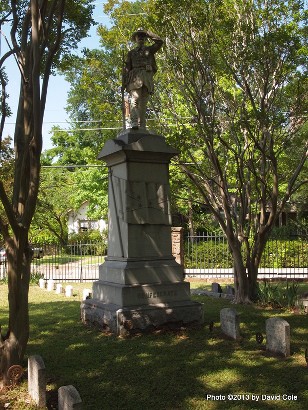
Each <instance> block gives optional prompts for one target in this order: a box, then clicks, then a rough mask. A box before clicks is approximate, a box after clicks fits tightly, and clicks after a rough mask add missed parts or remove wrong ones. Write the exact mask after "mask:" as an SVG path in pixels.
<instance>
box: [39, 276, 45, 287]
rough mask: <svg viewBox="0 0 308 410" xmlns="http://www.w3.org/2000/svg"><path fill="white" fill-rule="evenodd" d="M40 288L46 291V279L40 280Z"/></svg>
mask: <svg viewBox="0 0 308 410" xmlns="http://www.w3.org/2000/svg"><path fill="white" fill-rule="evenodd" d="M39 287H40V288H41V289H45V279H43V278H41V279H39Z"/></svg>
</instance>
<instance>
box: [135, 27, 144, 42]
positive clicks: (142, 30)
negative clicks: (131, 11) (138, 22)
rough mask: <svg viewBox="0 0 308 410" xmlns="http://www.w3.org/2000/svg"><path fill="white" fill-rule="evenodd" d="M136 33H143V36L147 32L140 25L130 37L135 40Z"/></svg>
mask: <svg viewBox="0 0 308 410" xmlns="http://www.w3.org/2000/svg"><path fill="white" fill-rule="evenodd" d="M137 34H141V35H144V36H145V37H146V36H147V35H148V33H147V32H146V31H145V30H144V29H143V28H142V27H139V28H137V31H134V32H133V34H132V37H131V40H132V41H136V36H137Z"/></svg>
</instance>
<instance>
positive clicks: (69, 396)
mask: <svg viewBox="0 0 308 410" xmlns="http://www.w3.org/2000/svg"><path fill="white" fill-rule="evenodd" d="M58 409H59V410H73V409H74V410H80V409H82V401H81V398H80V395H79V393H78V391H77V390H76V388H75V387H74V386H72V385H69V386H62V387H60V388H59V389H58Z"/></svg>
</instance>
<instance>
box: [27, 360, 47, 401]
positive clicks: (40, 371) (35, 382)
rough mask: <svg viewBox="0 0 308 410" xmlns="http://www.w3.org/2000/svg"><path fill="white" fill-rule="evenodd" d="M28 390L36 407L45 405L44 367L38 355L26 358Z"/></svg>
mask: <svg viewBox="0 0 308 410" xmlns="http://www.w3.org/2000/svg"><path fill="white" fill-rule="evenodd" d="M28 391H29V394H30V396H31V398H32V399H33V400H34V402H35V403H36V405H37V406H38V407H45V406H46V369H45V364H44V361H43V359H42V357H41V356H39V355H34V356H30V357H29V358H28Z"/></svg>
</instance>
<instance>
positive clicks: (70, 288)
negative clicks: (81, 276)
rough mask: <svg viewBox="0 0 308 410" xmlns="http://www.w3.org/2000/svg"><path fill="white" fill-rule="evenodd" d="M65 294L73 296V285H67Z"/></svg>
mask: <svg viewBox="0 0 308 410" xmlns="http://www.w3.org/2000/svg"><path fill="white" fill-rule="evenodd" d="M65 296H67V297H72V296H73V286H71V285H67V286H66V287H65Z"/></svg>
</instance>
